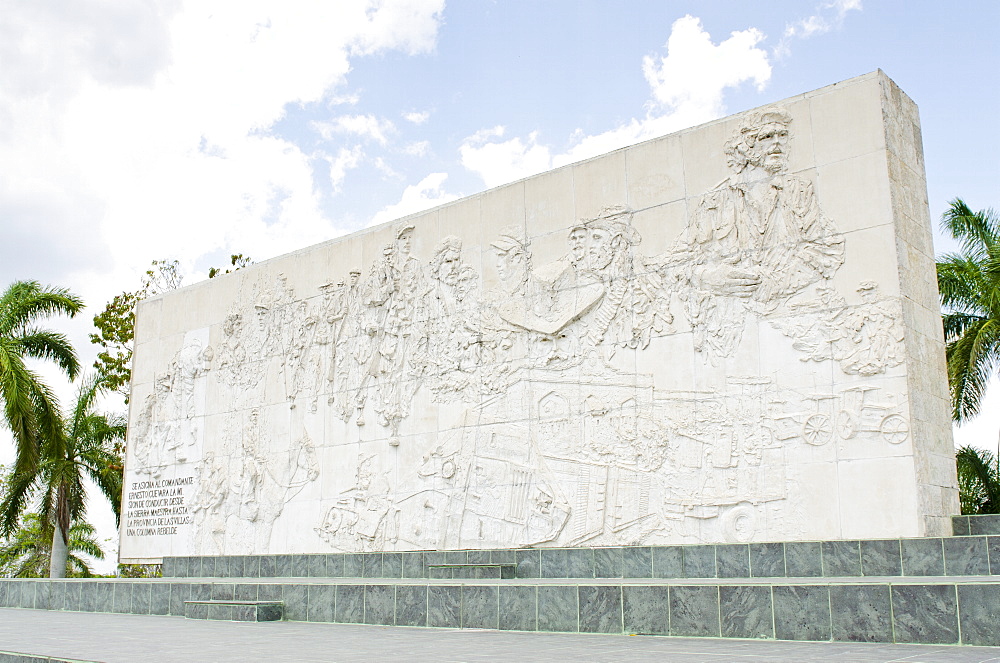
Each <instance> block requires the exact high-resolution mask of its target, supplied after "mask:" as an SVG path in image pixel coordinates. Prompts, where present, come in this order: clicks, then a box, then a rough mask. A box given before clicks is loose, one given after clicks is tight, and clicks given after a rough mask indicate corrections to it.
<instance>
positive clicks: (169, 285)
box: [90, 253, 252, 403]
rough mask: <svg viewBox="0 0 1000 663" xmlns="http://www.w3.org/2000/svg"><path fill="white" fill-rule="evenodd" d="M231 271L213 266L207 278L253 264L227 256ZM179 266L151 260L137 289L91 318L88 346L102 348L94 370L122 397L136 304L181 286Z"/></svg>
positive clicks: (129, 364)
mask: <svg viewBox="0 0 1000 663" xmlns="http://www.w3.org/2000/svg"><path fill="white" fill-rule="evenodd" d="M229 262H230V267H231V268H226V269H223V268H220V267H212V268H211V269H209V270H208V278H210V279H211V278H215V277H216V276H219V275H222V274H229V273H230V272H235V271H236V270H238V269H242V268H243V267H246V266H247V265H250V264H252V261H251V260H250V258H248V257H246V256H244V255H243V254H242V253H237V254H233V255H231V256H229ZM179 267H180V263H179V262H177V261H176V260H154V261H153V264H152V265H151V266H150V268H149V269H148V270H146V273H145V274H144V275H143V277H142V285H141V287H140V288H139V289H138V290H135V291H132V292H123V293H121V294H119V295H116V296H115V298H114V299H112V300H111V301H110V302H108V304H107V306H105V307H104V310H103V311H101V313H99V314H97V315H96V316H94V327H96V328H97V333H96V334H91V335H90V341H91V343H95V344H97V345H99V346H101V351H100V352H99V353H98V354H97V361H96V362H94V368H96V369H97V370H99V371H100V372H102V373H104V374H105V375H107V376H108V385H109V387H110V388H111V389H113V390H115V391H117V392H118V393H120V394H121V395H122V396H124V397H125V402H126V403H127V402H128V390H129V385H130V383H131V381H132V348H133V341H134V339H135V305H136V304H138V303H139V302H140V301H142V300H143V299H146V298H147V297H152V296H154V295H158V294H160V293H163V292H167V291H169V290H174V289H176V288H178V287H180V284H181V280H182V278H181V275H180V272H179V271H178V270H179Z"/></svg>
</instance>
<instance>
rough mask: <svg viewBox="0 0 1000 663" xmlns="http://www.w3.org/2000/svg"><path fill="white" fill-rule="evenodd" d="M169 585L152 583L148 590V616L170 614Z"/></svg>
mask: <svg viewBox="0 0 1000 663" xmlns="http://www.w3.org/2000/svg"><path fill="white" fill-rule="evenodd" d="M170 587H171V585H170V583H166V582H158V583H153V584H152V585H151V586H150V588H149V614H151V615H168V614H170Z"/></svg>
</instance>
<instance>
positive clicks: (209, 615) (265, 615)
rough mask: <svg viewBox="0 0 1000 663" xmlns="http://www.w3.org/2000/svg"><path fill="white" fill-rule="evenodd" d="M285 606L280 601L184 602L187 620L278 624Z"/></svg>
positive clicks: (282, 616)
mask: <svg viewBox="0 0 1000 663" xmlns="http://www.w3.org/2000/svg"><path fill="white" fill-rule="evenodd" d="M284 614H285V604H284V603H283V602H281V601H184V616H185V617H187V618H188V619H216V620H220V621H229V622H280V621H281V620H282V619H283V618H284Z"/></svg>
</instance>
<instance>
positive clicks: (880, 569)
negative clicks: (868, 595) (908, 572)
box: [861, 539, 903, 576]
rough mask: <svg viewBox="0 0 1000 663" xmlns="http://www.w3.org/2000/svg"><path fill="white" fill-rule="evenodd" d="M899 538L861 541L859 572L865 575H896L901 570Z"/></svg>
mask: <svg viewBox="0 0 1000 663" xmlns="http://www.w3.org/2000/svg"><path fill="white" fill-rule="evenodd" d="M902 564H903V562H902V556H901V553H900V545H899V539H884V540H877V541H862V542H861V573H862V574H863V575H866V576H898V575H900V574H901V573H902V572H903V566H902Z"/></svg>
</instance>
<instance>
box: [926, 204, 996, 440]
mask: <svg viewBox="0 0 1000 663" xmlns="http://www.w3.org/2000/svg"><path fill="white" fill-rule="evenodd" d="M941 227H942V229H943V230H945V231H947V232H949V233H950V234H951V236H952V237H953V238H954V239H956V240H957V241H958V242H959V245H960V246H961V251H960V252H958V253H949V254H946V255H944V256H943V257H942V258H941V259H940V260H939V261H938V263H937V277H938V288H939V290H940V291H941V305H942V307H943V308H944V309H945V313H944V338H945V342H946V343H947V346H946V348H945V357H946V358H947V361H948V385H949V387H950V389H951V402H952V417H953V418H954V420H955V421H957V422H959V423H961V422H963V421H967V420H969V419H971V418H972V417H974V416H976V415H977V414H979V407H980V405H981V403H982V400H983V396H984V394H985V392H986V387H987V385H988V384H989V381H990V378H991V377H992V376H993V375H994V374H996V373H997V368H998V367H1000V216H997V214H996V213H995V212H994V211H993V210H992V209H987V210H982V211H979V212H973V211H972V210H971V209H969V207H968V205H966V204H965V203H964V202H962V200H961V199H957V198H956V199H955V200H953V201H952V202H951V206H950V207H949V208H948V211H946V212H945V213H944V215H943V216H942V218H941Z"/></svg>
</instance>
